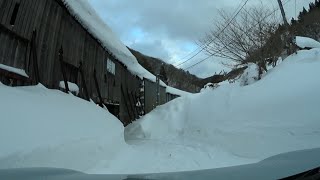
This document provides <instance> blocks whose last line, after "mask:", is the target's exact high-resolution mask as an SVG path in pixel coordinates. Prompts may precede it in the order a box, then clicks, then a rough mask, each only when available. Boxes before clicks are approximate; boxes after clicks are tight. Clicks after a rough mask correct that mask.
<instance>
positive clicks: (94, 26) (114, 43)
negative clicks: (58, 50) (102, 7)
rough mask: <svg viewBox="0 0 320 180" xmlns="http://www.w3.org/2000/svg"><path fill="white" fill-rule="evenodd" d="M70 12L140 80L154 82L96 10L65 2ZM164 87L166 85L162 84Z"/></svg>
mask: <svg viewBox="0 0 320 180" xmlns="http://www.w3.org/2000/svg"><path fill="white" fill-rule="evenodd" d="M63 3H64V4H65V6H66V8H67V9H68V10H69V12H70V13H71V14H72V15H73V16H74V17H75V18H76V19H77V20H78V21H79V23H80V24H81V25H82V26H83V27H84V28H85V29H86V30H87V31H88V32H89V33H90V34H91V35H93V36H94V37H95V38H97V39H98V40H99V41H100V43H101V45H102V46H103V47H104V48H106V49H107V50H108V51H109V52H110V53H112V54H113V55H114V56H115V57H116V58H117V59H118V60H119V61H120V62H121V63H123V64H124V65H126V66H127V68H128V70H129V71H130V72H132V73H133V74H135V75H137V76H139V77H140V78H143V77H144V78H147V79H149V80H151V81H153V82H155V81H156V77H155V76H154V75H153V74H152V73H150V72H149V71H147V70H146V69H144V68H143V67H142V66H141V65H140V64H139V63H138V61H137V59H136V58H135V57H134V56H133V54H132V53H131V52H130V51H129V50H128V48H127V47H126V46H125V45H124V44H123V43H122V42H121V41H120V40H119V39H118V38H117V36H116V35H115V34H114V33H113V32H112V30H111V29H110V28H109V27H108V26H107V25H106V23H105V22H104V21H103V20H102V19H101V18H100V17H99V16H98V15H97V14H96V12H95V10H94V9H93V8H92V7H91V5H90V4H89V3H88V1H86V0H63ZM161 84H162V85H165V84H164V83H163V82H161Z"/></svg>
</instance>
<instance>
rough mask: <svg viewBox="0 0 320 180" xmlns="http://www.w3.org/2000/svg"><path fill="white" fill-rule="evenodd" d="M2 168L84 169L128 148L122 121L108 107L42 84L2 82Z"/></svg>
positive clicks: (0, 139)
mask: <svg viewBox="0 0 320 180" xmlns="http://www.w3.org/2000/svg"><path fill="white" fill-rule="evenodd" d="M0 99H1V103H0V109H1V113H0V124H1V126H0V142H1V144H2V145H1V148H0V169H1V168H19V167H57V168H68V169H74V170H79V171H85V172H86V171H87V170H88V169H91V168H93V167H95V166H96V164H97V162H99V161H101V160H104V159H107V160H108V162H110V161H112V160H113V159H114V158H116V157H117V156H118V155H119V150H122V149H124V148H125V147H126V144H125V142H124V138H123V131H124V128H123V125H122V124H121V122H120V121H119V120H118V119H116V118H115V117H114V116H113V115H111V114H110V113H109V112H108V111H106V110H104V109H102V108H100V107H97V106H96V105H95V104H94V103H91V102H88V101H84V100H82V99H80V98H77V97H75V96H73V95H71V94H65V93H63V92H61V91H58V90H49V89H46V88H45V87H44V86H42V85H37V86H29V87H8V86H5V85H3V84H0Z"/></svg>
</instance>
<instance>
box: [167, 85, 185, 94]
mask: <svg viewBox="0 0 320 180" xmlns="http://www.w3.org/2000/svg"><path fill="white" fill-rule="evenodd" d="M166 92H167V93H170V94H175V95H179V96H187V95H190V94H191V93H189V92H186V91H182V90H180V89H176V88H174V87H170V86H167V88H166Z"/></svg>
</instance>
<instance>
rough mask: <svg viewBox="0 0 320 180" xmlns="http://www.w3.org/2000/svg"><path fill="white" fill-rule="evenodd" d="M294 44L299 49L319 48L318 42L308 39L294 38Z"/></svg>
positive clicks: (319, 43)
mask: <svg viewBox="0 0 320 180" xmlns="http://www.w3.org/2000/svg"><path fill="white" fill-rule="evenodd" d="M296 44H297V46H299V47H300V48H320V42H318V41H316V40H314V39H312V38H308V37H302V36H296Z"/></svg>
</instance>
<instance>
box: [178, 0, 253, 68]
mask: <svg viewBox="0 0 320 180" xmlns="http://www.w3.org/2000/svg"><path fill="white" fill-rule="evenodd" d="M248 1H249V0H246V2H245V3H244V4H243V5H242V6H241V4H242V3H240V4H239V6H238V7H237V8H236V10H235V11H234V12H233V13H232V15H233V18H232V19H231V20H230V21H229V22H228V23H227V25H226V26H225V27H224V28H223V30H222V31H224V30H225V29H226V28H227V27H228V26H229V25H230V23H231V22H232V21H233V20H234V18H235V17H236V16H237V15H238V14H239V13H240V11H241V10H242V9H243V8H244V6H245V5H246V4H247V3H248ZM242 2H243V1H242ZM240 6H241V7H240ZM239 8H240V9H239ZM222 31H221V32H220V33H219V34H218V36H219V35H220V34H221V33H222ZM213 41H214V39H212V40H211V41H210V42H209V43H208V44H210V43H211V42H213ZM199 48H201V49H200V51H198V52H197V53H196V54H194V55H193V56H191V57H190V58H188V59H187V60H185V61H183V62H181V63H179V64H178V65H176V66H177V67H179V66H181V65H182V64H185V63H186V62H188V61H190V60H192V59H193V58H194V57H196V56H197V55H198V54H200V53H201V52H202V51H203V50H204V49H205V47H199ZM199 48H197V49H196V50H195V51H197V50H198V49H199ZM195 51H193V52H195ZM193 52H192V53H193ZM192 53H189V54H188V55H187V56H186V57H188V56H189V55H190V54H192ZM183 59H184V58H183Z"/></svg>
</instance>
